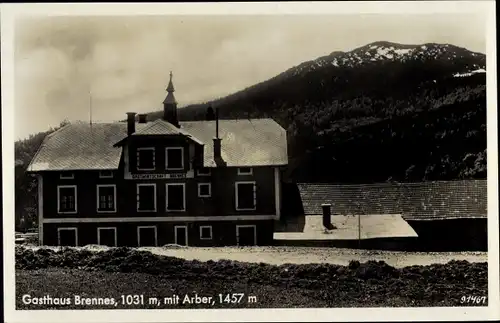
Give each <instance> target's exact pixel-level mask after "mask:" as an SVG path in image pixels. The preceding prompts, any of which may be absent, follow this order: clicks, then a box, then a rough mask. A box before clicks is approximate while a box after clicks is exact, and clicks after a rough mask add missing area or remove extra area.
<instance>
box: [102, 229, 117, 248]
mask: <svg viewBox="0 0 500 323" xmlns="http://www.w3.org/2000/svg"><path fill="white" fill-rule="evenodd" d="M97 243H98V244H99V245H101V246H108V247H116V228H114V227H113V228H97Z"/></svg>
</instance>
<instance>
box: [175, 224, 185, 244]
mask: <svg viewBox="0 0 500 323" xmlns="http://www.w3.org/2000/svg"><path fill="white" fill-rule="evenodd" d="M181 228H182V229H184V238H185V239H186V244H185V246H186V247H187V246H189V239H188V227H187V225H176V226H174V243H175V244H178V243H177V229H181Z"/></svg>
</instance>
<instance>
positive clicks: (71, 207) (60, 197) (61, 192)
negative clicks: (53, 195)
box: [57, 185, 77, 213]
mask: <svg viewBox="0 0 500 323" xmlns="http://www.w3.org/2000/svg"><path fill="white" fill-rule="evenodd" d="M76 207H77V205H76V185H64V186H58V187H57V212H58V213H76V210H77V208H76Z"/></svg>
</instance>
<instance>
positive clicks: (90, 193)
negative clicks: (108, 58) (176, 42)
mask: <svg viewBox="0 0 500 323" xmlns="http://www.w3.org/2000/svg"><path fill="white" fill-rule="evenodd" d="M167 90H168V91H169V94H168V96H167V99H165V101H164V118H163V119H160V120H155V121H153V122H146V121H145V120H144V117H143V116H141V117H140V121H139V122H136V120H135V113H128V120H127V123H126V124H125V123H122V124H103V125H69V126H67V127H68V128H66V129H64V128H63V129H61V130H59V131H57V132H55V133H54V134H52V135H49V136H48V137H47V138H46V140H45V141H44V144H42V147H41V149H40V150H39V152H38V153H37V155H36V156H35V158H34V160H33V161H32V164H31V165H30V169H31V171H32V172H34V173H37V175H38V189H39V192H38V201H39V205H38V217H39V228H40V232H39V234H40V243H41V244H44V245H77V246H83V245H88V244H102V245H111V246H161V245H165V244H180V245H189V246H227V245H269V244H271V243H272V241H273V223H274V220H276V219H278V218H279V216H280V213H281V169H282V166H285V165H286V163H287V160H286V158H287V157H286V135H285V136H284V139H283V136H282V133H283V131H282V130H283V129H282V128H281V127H279V125H278V124H276V123H274V122H273V121H272V120H271V121H269V120H263V121H261V122H259V120H253V121H251V120H250V121H237V120H236V121H230V120H225V121H224V122H222V121H221V122H220V124H219V120H218V118H216V119H215V120H211V121H206V122H208V123H210V124H208V125H207V124H203V123H204V122H205V121H199V122H192V123H191V124H189V125H188V126H187V127H184V126H183V125H182V123H179V122H178V120H176V118H177V113H176V104H177V103H176V101H175V98H174V97H173V85H172V84H171V82H170V84H169V87H168V88H167ZM214 123H215V128H214V129H215V131H213V132H212V130H211V129H212V128H213V127H212V126H213V125H214ZM259 124H260V125H261V128H260V129H259ZM256 125H257V126H256ZM186 128H188V129H189V130H190V131H194V134H193V133H190V132H188V131H187V130H186ZM207 129H208V130H207ZM270 129H271V131H275V133H276V134H277V135H278V137H279V138H278V140H280V141H279V146H280V147H282V149H281V150H282V151H281V152H279V147H278V153H279V155H276V154H275V150H276V149H277V147H276V138H274V137H273V136H272V135H271V136H268V135H266V136H268V137H262V134H268V133H270ZM254 133H255V139H254V138H252V137H251V136H249V135H252V134H254ZM259 136H260V137H259ZM238 138H241V140H239V139H238ZM246 146H248V149H245V147H246ZM252 148H253V149H252ZM245 154H248V156H246V155H245ZM276 156H278V157H276ZM283 156H284V157H283Z"/></svg>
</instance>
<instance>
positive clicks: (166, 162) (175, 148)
mask: <svg viewBox="0 0 500 323" xmlns="http://www.w3.org/2000/svg"><path fill="white" fill-rule="evenodd" d="M169 150H180V151H181V164H182V167H168V151H169ZM184 167H185V165H184V147H167V148H165V169H166V170H184Z"/></svg>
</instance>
